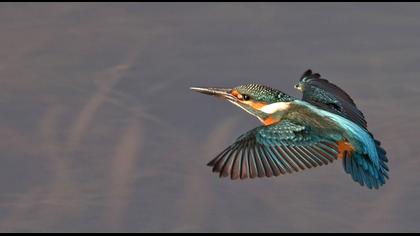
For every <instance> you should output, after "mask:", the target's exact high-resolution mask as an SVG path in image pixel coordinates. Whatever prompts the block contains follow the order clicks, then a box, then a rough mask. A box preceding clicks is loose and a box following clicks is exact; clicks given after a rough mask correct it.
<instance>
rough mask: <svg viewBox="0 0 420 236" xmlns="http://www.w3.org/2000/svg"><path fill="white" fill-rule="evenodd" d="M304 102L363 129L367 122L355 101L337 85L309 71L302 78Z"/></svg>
mask: <svg viewBox="0 0 420 236" xmlns="http://www.w3.org/2000/svg"><path fill="white" fill-rule="evenodd" d="M299 83H300V86H301V88H302V89H301V90H302V92H303V97H302V100H304V101H306V102H309V103H311V104H313V105H315V106H317V107H319V108H321V109H324V110H327V111H329V112H332V113H335V114H337V115H340V116H343V117H345V118H347V119H349V120H351V121H353V122H354V123H356V124H358V125H360V126H361V127H363V128H366V127H367V122H366V120H365V118H364V115H363V113H362V112H361V111H360V110H359V109H358V108H357V106H356V104H355V103H354V101H353V99H352V98H351V97H350V95H348V94H347V93H346V92H344V90H342V89H341V88H340V87H338V86H337V85H335V84H333V83H331V82H329V81H328V80H326V79H324V78H321V75H320V74H318V73H312V71H311V70H307V71H306V72H305V73H304V74H303V75H302V77H301V78H300V81H299Z"/></svg>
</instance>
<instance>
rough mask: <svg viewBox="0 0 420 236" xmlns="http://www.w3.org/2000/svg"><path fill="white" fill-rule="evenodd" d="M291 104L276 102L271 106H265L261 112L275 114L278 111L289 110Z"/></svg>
mask: <svg viewBox="0 0 420 236" xmlns="http://www.w3.org/2000/svg"><path fill="white" fill-rule="evenodd" d="M289 106H290V102H276V103H272V104H269V105H265V106H263V107H262V108H261V109H260V111H262V112H264V113H267V114H273V113H276V112H278V111H285V110H287V109H288V108H289Z"/></svg>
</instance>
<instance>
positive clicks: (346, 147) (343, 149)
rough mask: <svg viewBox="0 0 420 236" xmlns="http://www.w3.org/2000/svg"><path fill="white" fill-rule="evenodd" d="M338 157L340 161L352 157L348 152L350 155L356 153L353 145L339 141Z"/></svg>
mask: <svg viewBox="0 0 420 236" xmlns="http://www.w3.org/2000/svg"><path fill="white" fill-rule="evenodd" d="M337 144H338V155H337V157H338V158H339V159H343V158H344V157H350V156H351V155H346V153H347V152H349V153H350V154H351V153H352V152H353V151H354V147H353V145H351V143H349V142H347V141H344V140H343V141H338V142H337Z"/></svg>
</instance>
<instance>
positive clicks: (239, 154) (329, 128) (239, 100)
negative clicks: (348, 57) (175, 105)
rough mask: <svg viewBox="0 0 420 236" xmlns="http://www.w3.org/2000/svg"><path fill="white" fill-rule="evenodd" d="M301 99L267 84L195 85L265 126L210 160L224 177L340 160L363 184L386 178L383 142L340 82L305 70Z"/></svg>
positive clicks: (295, 169)
mask: <svg viewBox="0 0 420 236" xmlns="http://www.w3.org/2000/svg"><path fill="white" fill-rule="evenodd" d="M295 88H296V89H298V90H300V91H302V93H303V96H302V99H301V100H300V99H297V98H295V97H292V96H290V95H287V94H285V93H283V92H282V91H280V90H277V89H274V88H270V87H268V86H265V85H259V84H247V85H240V86H237V87H234V88H208V87H207V88H203V87H191V89H192V90H194V91H197V92H200V93H203V94H207V95H211V96H215V97H219V98H222V99H224V100H227V101H229V102H231V103H233V104H234V105H236V106H238V107H240V108H242V109H243V110H245V111H246V112H248V113H249V114H251V115H253V116H255V117H257V118H258V119H259V120H260V121H261V122H262V124H263V125H262V126H259V127H257V128H254V129H252V130H250V131H248V132H246V133H245V134H243V135H241V136H240V137H239V138H237V140H236V141H235V142H234V143H233V144H232V145H230V146H229V147H227V148H226V149H225V150H224V151H222V152H221V153H220V154H219V155H217V156H216V157H215V158H214V159H213V160H212V161H210V162H209V163H208V165H209V166H210V167H212V168H213V172H216V173H219V175H220V177H228V176H230V178H231V179H246V178H256V177H272V176H279V175H285V174H290V173H294V172H298V171H302V170H306V169H311V168H313V167H317V166H323V165H327V164H329V163H331V162H333V161H335V160H337V159H341V160H342V162H343V167H344V170H345V172H346V173H348V174H350V175H351V177H352V179H353V180H354V181H356V182H358V183H359V184H360V185H362V186H367V187H368V188H370V189H372V188H375V189H378V188H379V187H380V186H382V185H384V184H385V182H386V180H387V179H388V178H389V177H388V172H389V168H388V166H387V162H388V159H387V157H386V152H385V150H384V149H383V148H382V147H381V146H380V145H381V143H380V142H379V141H377V140H375V138H374V137H373V135H372V134H371V133H370V132H369V131H368V130H367V122H366V120H365V117H364V115H363V113H362V112H361V111H360V110H359V109H358V108H357V106H356V104H355V102H354V101H353V99H352V98H351V97H350V96H349V95H348V94H347V93H346V92H344V91H343V90H342V89H341V88H339V87H338V86H336V85H334V84H332V83H331V82H329V81H328V80H326V79H324V78H321V76H320V74H318V73H315V74H314V73H312V71H311V70H307V71H306V72H305V73H304V74H303V75H302V76H301V78H300V80H299V83H298V84H296V85H295Z"/></svg>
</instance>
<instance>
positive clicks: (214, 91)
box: [190, 87, 236, 101]
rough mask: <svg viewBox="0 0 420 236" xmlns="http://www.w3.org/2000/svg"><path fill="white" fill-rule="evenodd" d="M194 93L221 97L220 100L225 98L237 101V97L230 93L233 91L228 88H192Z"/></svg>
mask: <svg viewBox="0 0 420 236" xmlns="http://www.w3.org/2000/svg"><path fill="white" fill-rule="evenodd" d="M190 89H191V90H193V91H196V92H199V93H202V94H207V95H211V96H216V97H220V98H224V99H227V100H232V101H234V100H236V97H235V96H233V95H232V94H231V93H230V91H232V89H226V88H200V87H191V88H190Z"/></svg>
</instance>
